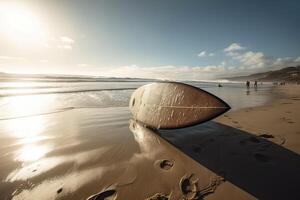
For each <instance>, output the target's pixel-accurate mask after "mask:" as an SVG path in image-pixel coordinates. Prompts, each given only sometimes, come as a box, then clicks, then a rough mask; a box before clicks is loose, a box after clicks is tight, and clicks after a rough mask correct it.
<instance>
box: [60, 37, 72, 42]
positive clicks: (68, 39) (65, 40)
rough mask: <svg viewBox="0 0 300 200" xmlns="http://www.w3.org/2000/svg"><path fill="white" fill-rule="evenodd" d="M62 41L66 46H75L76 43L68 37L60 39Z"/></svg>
mask: <svg viewBox="0 0 300 200" xmlns="http://www.w3.org/2000/svg"><path fill="white" fill-rule="evenodd" d="M60 41H61V42H62V43H64V44H74V43H75V41H74V40H73V39H71V38H69V37H66V36H62V37H60Z"/></svg>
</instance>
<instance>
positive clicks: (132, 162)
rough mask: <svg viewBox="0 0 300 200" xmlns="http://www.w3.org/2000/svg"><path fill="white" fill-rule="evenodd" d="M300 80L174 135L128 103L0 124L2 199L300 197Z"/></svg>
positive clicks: (180, 130)
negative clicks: (135, 116)
mask: <svg viewBox="0 0 300 200" xmlns="http://www.w3.org/2000/svg"><path fill="white" fill-rule="evenodd" d="M299 88H300V87H299V86H284V87H278V88H275V90H274V94H275V95H274V98H273V101H271V102H270V103H269V104H268V105H265V106H260V107H255V108H246V109H242V110H238V111H233V112H228V113H227V114H225V115H223V116H222V117H219V118H218V119H216V120H215V121H210V122H207V123H204V124H201V125H198V126H194V127H190V128H186V129H179V130H176V131H175V130H173V131H170V130H169V131H159V132H157V133H155V132H153V131H152V130H149V129H147V128H145V127H143V126H141V125H140V124H139V123H136V122H134V121H132V120H130V119H129V118H130V114H129V111H128V108H124V107H120V108H116V107H114V108H91V109H73V110H68V111H65V112H60V113H53V114H49V115H41V116H32V117H24V118H18V119H10V120H3V121H1V122H0V131H1V135H0V179H1V183H0V199H45V200H47V199H67V200H68V199H90V200H96V199H97V200H99V199H121V200H124V199H132V200H139V199H212V200H213V199H228V200H229V199H300V195H299V194H300V193H299V192H298V191H299V184H298V182H299V180H300V173H299V169H300V157H299V148H300V145H299V141H300V140H299V139H300V138H299V137H300V134H299V130H300V128H299V125H300V123H299V122H300V121H299V114H298V113H299V108H300V105H299V103H300V100H299V99H300V90H299Z"/></svg>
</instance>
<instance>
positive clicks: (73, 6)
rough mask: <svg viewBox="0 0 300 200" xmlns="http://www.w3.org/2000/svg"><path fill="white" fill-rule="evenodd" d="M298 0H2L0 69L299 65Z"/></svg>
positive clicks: (195, 72) (140, 73)
mask: <svg viewBox="0 0 300 200" xmlns="http://www.w3.org/2000/svg"><path fill="white" fill-rule="evenodd" d="M299 10H300V1H298V0H284V1H281V0H264V1H261V0H252V1H244V0H227V1H219V0H218V1H217V0H201V1H200V0H198V1H194V0H189V1H184V0H181V1H179V0H106V1H104V0H98V1H96V0H23V1H14V0H0V71H1V72H8V73H39V74H49V73H50V74H76V75H80V74H82V75H93V76H113V77H137V78H159V79H175V80H210V79H220V78H222V77H230V76H238V75H247V74H251V73H257V72H263V71H268V70H276V69H280V68H283V67H287V66H296V65H300V45H299V44H300V37H299V33H300V12H299Z"/></svg>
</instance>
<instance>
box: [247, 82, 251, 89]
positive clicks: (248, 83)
mask: <svg viewBox="0 0 300 200" xmlns="http://www.w3.org/2000/svg"><path fill="white" fill-rule="evenodd" d="M246 86H247V88H248V89H249V88H250V81H247V82H246Z"/></svg>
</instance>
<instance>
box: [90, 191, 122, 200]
mask: <svg viewBox="0 0 300 200" xmlns="http://www.w3.org/2000/svg"><path fill="white" fill-rule="evenodd" d="M116 196H117V195H116V190H106V191H104V192H100V193H98V194H95V195H93V196H91V197H89V198H87V200H113V199H115V198H116Z"/></svg>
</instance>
